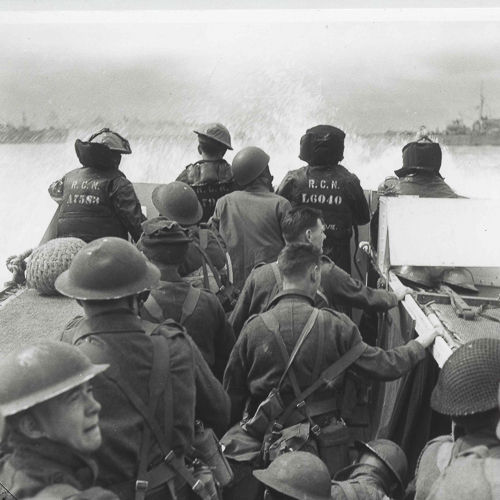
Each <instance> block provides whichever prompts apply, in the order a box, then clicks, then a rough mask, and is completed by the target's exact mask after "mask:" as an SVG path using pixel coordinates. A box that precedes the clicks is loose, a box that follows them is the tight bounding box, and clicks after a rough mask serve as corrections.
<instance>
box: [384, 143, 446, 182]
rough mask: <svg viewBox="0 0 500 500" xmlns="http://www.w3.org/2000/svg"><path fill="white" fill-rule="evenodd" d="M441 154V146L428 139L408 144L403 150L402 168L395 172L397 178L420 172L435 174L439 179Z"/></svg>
mask: <svg viewBox="0 0 500 500" xmlns="http://www.w3.org/2000/svg"><path fill="white" fill-rule="evenodd" d="M442 157H443V154H442V152H441V146H440V145H439V144H437V143H436V142H432V141H431V140H430V139H422V140H420V141H417V142H410V143H408V144H407V145H406V146H405V147H404V148H403V167H402V168H400V169H399V170H395V171H394V173H395V174H396V175H397V176H398V177H404V176H405V175H409V174H413V173H417V172H422V173H431V174H436V175H439V176H440V177H441V175H440V174H439V170H440V168H441V160H442Z"/></svg>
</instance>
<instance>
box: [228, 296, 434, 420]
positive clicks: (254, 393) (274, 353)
mask: <svg viewBox="0 0 500 500" xmlns="http://www.w3.org/2000/svg"><path fill="white" fill-rule="evenodd" d="M270 306H271V307H272V306H274V308H273V310H272V311H268V312H265V313H262V314H259V315H256V316H254V317H252V318H250V319H249V320H248V322H247V323H246V325H245V327H244V328H243V331H242V332H241V334H240V336H239V338H238V340H237V342H236V345H235V346H234V349H233V352H232V353H231V357H230V358H229V364H228V366H227V369H226V373H225V374H224V387H225V388H226V390H227V393H228V394H229V397H230V398H231V404H232V407H231V424H234V423H236V422H238V421H239V420H241V418H242V415H243V409H244V407H245V403H246V401H247V398H251V399H250V401H251V403H250V406H249V410H251V411H250V415H252V411H253V412H254V411H255V409H256V408H257V406H258V405H259V404H260V403H261V402H262V401H263V400H264V399H265V398H266V397H267V396H268V395H269V392H270V391H271V389H273V388H274V387H276V386H277V384H278V381H279V379H280V377H281V375H282V373H283V370H284V368H285V364H284V362H283V359H282V356H281V354H280V351H279V348H278V345H277V343H276V340H275V339H274V335H273V334H272V333H271V332H270V331H269V330H268V329H267V328H266V326H265V324H264V322H263V320H262V318H261V316H263V315H270V314H274V315H275V317H276V319H277V321H278V323H279V325H280V333H281V336H282V337H283V340H284V342H285V345H286V347H287V350H288V354H290V353H291V352H292V349H293V347H294V345H295V343H296V342H297V339H298V337H299V335H300V333H301V332H302V329H303V327H304V325H305V323H306V321H307V319H308V318H309V316H310V314H311V312H312V310H313V308H314V301H313V300H312V299H311V298H310V297H308V296H306V295H304V294H303V293H302V292H301V291H299V290H286V291H283V292H281V293H280V294H278V295H277V296H276V297H275V298H274V299H273V301H272V302H271V304H270ZM323 312H324V314H325V346H324V349H323V351H322V360H321V361H320V364H319V368H320V372H321V371H323V370H325V369H326V368H328V367H329V366H330V365H331V364H333V363H334V362H335V361H336V360H338V359H339V358H340V357H341V356H342V355H343V354H345V353H346V352H347V351H348V350H349V349H350V348H351V347H353V346H354V345H356V344H358V343H359V342H362V339H361V335H360V333H359V331H358V329H357V328H356V325H355V324H354V323H353V322H352V321H351V320H350V319H349V318H348V317H347V316H345V315H344V314H340V313H337V312H335V311H332V310H330V309H323ZM425 352H426V351H425V348H424V347H422V345H421V344H419V343H418V342H416V341H414V340H412V341H410V342H408V344H407V345H405V346H402V347H398V348H396V349H392V350H390V351H383V350H382V349H379V348H376V347H370V346H367V348H366V350H365V351H364V354H363V355H362V356H361V357H360V358H359V359H358V360H357V361H356V362H355V363H354V364H353V365H352V368H351V369H353V370H355V371H356V372H358V373H360V374H361V375H365V376H368V377H371V378H374V379H377V380H383V381H388V380H395V379H397V378H399V377H401V376H403V375H404V374H406V373H408V372H409V371H410V370H411V369H412V368H413V367H414V366H415V365H416V364H417V363H418V362H419V361H420V360H421V359H423V358H424V357H425ZM317 355H318V322H316V323H315V325H314V327H313V329H312V331H311V333H310V334H309V336H308V337H307V338H306V340H305V342H304V343H303V345H302V347H301V348H300V350H299V351H298V354H297V356H296V358H295V359H296V361H295V363H294V364H293V367H294V370H295V375H296V377H297V380H298V383H299V386H300V388H301V390H304V389H307V388H308V387H309V386H310V384H311V383H312V382H313V381H312V380H311V378H312V375H313V372H314V370H315V366H316V356H317ZM342 381H343V377H342V376H339V377H337V378H336V379H335V381H334V383H333V384H331V385H329V386H328V387H327V388H325V389H323V392H324V393H326V394H332V397H334V394H335V393H336V391H337V389H338V388H339V387H340V386H341V384H342ZM319 391H321V389H320V390H319ZM281 394H282V397H283V400H284V403H285V405H286V404H287V403H288V402H289V401H290V400H291V399H293V397H292V393H291V388H290V385H289V383H288V382H287V381H285V382H284V385H283V386H282V391H281Z"/></svg>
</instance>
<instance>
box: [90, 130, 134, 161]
mask: <svg viewBox="0 0 500 500" xmlns="http://www.w3.org/2000/svg"><path fill="white" fill-rule="evenodd" d="M88 142H93V143H94V144H104V145H105V146H107V147H108V148H109V149H111V151H116V152H118V153H121V154H122V155H129V154H130V153H132V149H131V148H130V143H129V142H128V141H127V139H125V138H124V137H122V136H121V135H120V134H117V133H116V132H113V131H112V130H109V128H103V129H102V130H99V132H96V133H95V134H93V135H91V136H90V139H89V140H88Z"/></svg>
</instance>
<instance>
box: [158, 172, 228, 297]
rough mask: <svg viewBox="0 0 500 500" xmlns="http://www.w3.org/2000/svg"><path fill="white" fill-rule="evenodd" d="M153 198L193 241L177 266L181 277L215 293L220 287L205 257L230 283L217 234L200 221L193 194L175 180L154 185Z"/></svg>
mask: <svg viewBox="0 0 500 500" xmlns="http://www.w3.org/2000/svg"><path fill="white" fill-rule="evenodd" d="M152 201H153V205H154V206H155V208H156V209H157V210H158V212H159V213H160V215H161V216H163V217H166V218H167V219H170V220H173V221H175V222H177V223H178V224H179V225H180V226H181V227H183V228H184V229H187V235H188V237H189V238H191V240H192V242H191V243H190V244H189V247H188V251H187V254H186V258H185V260H184V262H183V263H182V264H181V265H180V267H179V274H180V276H181V277H182V278H183V279H184V280H185V281H188V282H189V283H191V284H192V285H194V286H195V287H205V288H207V289H210V290H212V291H213V292H214V293H216V292H217V291H218V289H219V288H218V286H217V283H216V281H215V279H214V277H213V271H212V270H211V269H210V266H207V265H206V264H207V263H206V260H207V259H209V260H210V262H211V264H212V265H213V267H214V268H215V270H216V271H217V273H218V275H219V276H220V279H221V280H222V281H223V282H224V283H225V284H227V283H228V282H229V277H230V274H231V270H232V268H231V265H230V263H229V262H228V258H227V253H226V247H225V243H224V240H223V239H222V237H221V236H220V234H218V233H217V232H216V231H213V230H212V229H209V228H208V227H207V226H206V225H205V224H203V225H201V224H200V221H201V217H202V213H203V209H202V206H201V204H200V202H199V201H198V198H197V197H196V193H195V192H194V191H193V189H192V188H191V187H190V186H188V185H187V184H186V183H184V182H179V181H175V182H170V183H169V184H162V185H160V186H158V187H156V188H155V190H154V191H153V194H152Z"/></svg>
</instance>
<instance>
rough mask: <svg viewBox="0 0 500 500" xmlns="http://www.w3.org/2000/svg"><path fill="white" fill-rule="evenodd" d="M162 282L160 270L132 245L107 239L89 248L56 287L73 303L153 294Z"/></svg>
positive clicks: (74, 260)
mask: <svg viewBox="0 0 500 500" xmlns="http://www.w3.org/2000/svg"><path fill="white" fill-rule="evenodd" d="M159 279H160V270H159V269H158V268H157V267H156V266H154V265H153V264H151V263H150V262H149V261H148V260H147V259H146V257H145V256H144V255H143V254H142V253H141V252H140V251H139V250H137V248H136V247H135V246H134V245H132V243H129V242H128V241H126V240H123V239H121V238H114V237H106V238H99V239H97V240H94V241H92V242H91V243H89V244H87V245H85V246H84V247H83V248H82V249H81V250H80V251H79V252H78V253H77V254H76V255H75V258H74V259H73V261H72V262H71V265H70V266H69V269H68V270H67V271H64V272H63V273H62V274H61V275H60V276H59V277H58V278H57V280H56V283H55V286H56V289H57V290H58V291H59V292H60V293H62V294H63V295H66V296H67V297H71V298H73V299H79V300H110V299H119V298H122V297H127V296H129V295H135V294H138V293H141V292H144V291H145V290H150V289H151V288H154V287H155V286H156V285H157V284H158V282H159Z"/></svg>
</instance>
